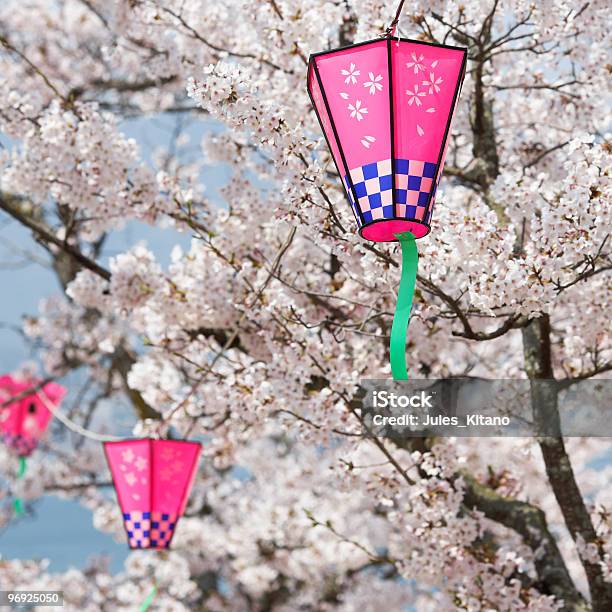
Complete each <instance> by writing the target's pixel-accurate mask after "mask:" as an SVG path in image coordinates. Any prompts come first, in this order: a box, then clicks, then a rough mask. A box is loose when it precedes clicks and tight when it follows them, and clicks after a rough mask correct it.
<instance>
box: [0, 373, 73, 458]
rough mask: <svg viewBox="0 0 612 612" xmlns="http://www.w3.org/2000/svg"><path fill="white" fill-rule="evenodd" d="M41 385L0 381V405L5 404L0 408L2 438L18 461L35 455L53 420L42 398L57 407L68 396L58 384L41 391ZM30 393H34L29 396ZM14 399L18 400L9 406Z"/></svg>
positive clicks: (11, 377)
mask: <svg viewBox="0 0 612 612" xmlns="http://www.w3.org/2000/svg"><path fill="white" fill-rule="evenodd" d="M40 383H41V381H38V380H21V379H17V378H15V377H13V376H1V377H0V405H3V404H6V405H4V406H3V407H0V435H1V436H2V440H3V441H4V443H5V444H6V445H7V446H8V447H9V448H10V449H11V451H12V452H13V453H14V454H16V455H17V456H19V457H27V456H29V455H30V454H32V452H33V451H34V449H35V448H36V447H37V446H38V443H39V441H40V439H41V438H42V436H43V435H44V433H45V431H46V429H47V426H48V425H49V421H50V420H51V416H52V414H51V412H50V411H49V409H48V408H47V406H46V405H45V402H44V401H43V398H41V397H40V395H41V394H43V393H44V395H45V400H46V402H47V403H48V402H50V403H51V404H53V405H55V406H57V405H59V403H60V402H61V400H62V398H63V397H64V395H65V393H66V390H65V389H64V388H63V387H62V386H61V385H58V384H56V383H53V382H50V383H47V384H46V385H44V386H42V387H40V388H38V387H39V385H40ZM35 389H36V390H35ZM29 390H32V393H28V391H29ZM13 397H14V398H18V399H16V400H15V401H14V402H10V400H11V398H13ZM9 402H10V403H9Z"/></svg>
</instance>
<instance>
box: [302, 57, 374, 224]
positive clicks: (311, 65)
mask: <svg viewBox="0 0 612 612" xmlns="http://www.w3.org/2000/svg"><path fill="white" fill-rule="evenodd" d="M310 70H313V72H314V75H315V78H316V79H317V84H318V85H319V91H320V92H321V98H322V99H323V104H324V105H325V110H326V111H327V116H328V118H329V125H330V126H331V129H332V132H333V134H334V138H335V140H336V147H337V149H338V152H339V153H340V159H341V161H342V163H343V164H344V167H345V168H346V182H347V183H348V188H347V187H346V185H345V183H344V180H343V178H344V175H343V173H342V172H340V169H339V168H338V164H337V163H336V160H335V158H334V154H333V152H332V148H331V146H330V141H329V139H328V138H327V134H326V133H325V127H324V125H323V122H322V121H321V116H320V115H319V111H318V110H317V106H316V104H315V103H314V100H313V98H312V94H311V93H310V91H308V95H309V96H310V100H311V102H312V105H313V107H314V109H315V113H316V115H317V119H318V121H319V125H320V126H321V131H322V132H323V136H325V140H326V141H327V147H328V149H329V153H330V155H331V158H332V159H333V160H334V165H335V166H336V170H337V171H338V175H339V177H340V182H341V183H342V186H343V188H344V192H345V193H346V195H347V196H348V195H349V193H348V190H349V189H350V191H351V193H352V194H353V202H354V205H351V200H350V197H348V198H347V199H348V203H349V206H350V208H351V210H353V216H354V217H355V220H356V221H357V224H358V225H359V227H362V226H363V225H365V218H364V216H363V212H362V210H361V209H360V208H359V204H358V198H357V192H356V191H355V186H354V185H353V178H352V177H351V173H350V170H349V166H348V163H347V161H346V157H345V155H344V149H343V148H342V144H341V142H340V137H339V136H338V131H337V130H336V122H335V121H334V117H333V115H332V112H331V108H330V107H329V102H328V101H327V94H326V93H325V89H324V87H323V81H322V80H321V75H320V74H319V67H318V66H317V62H316V61H315V59H314V58H312V59H309V60H308V72H307V77H306V89H308V77H309V76H310Z"/></svg>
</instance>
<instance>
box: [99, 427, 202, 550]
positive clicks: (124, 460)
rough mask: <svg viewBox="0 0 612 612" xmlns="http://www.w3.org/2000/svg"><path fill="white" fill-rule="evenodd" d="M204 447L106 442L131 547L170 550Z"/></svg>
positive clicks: (173, 442)
mask: <svg viewBox="0 0 612 612" xmlns="http://www.w3.org/2000/svg"><path fill="white" fill-rule="evenodd" d="M200 449H201V445H200V444H199V443H198V442H183V441H179V440H150V439H142V440H123V441H121V442H105V443H104V451H105V453H106V459H107V461H108V465H109V467H110V470H111V473H112V476H113V482H114V483H115V489H116V491H117V497H118V499H119V505H120V506H121V512H122V513H123V522H124V525H125V530H126V533H127V537H128V544H129V546H130V548H156V549H161V548H168V547H169V546H170V542H171V540H172V536H173V535H174V530H175V528H176V524H177V522H178V519H179V517H180V516H182V514H183V512H184V511H185V506H186V505H187V499H188V497H189V492H190V491H191V486H192V484H193V479H194V477H195V474H196V468H197V464H198V458H199V456H200Z"/></svg>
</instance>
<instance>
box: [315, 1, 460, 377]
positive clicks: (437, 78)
mask: <svg viewBox="0 0 612 612" xmlns="http://www.w3.org/2000/svg"><path fill="white" fill-rule="evenodd" d="M402 6H403V2H402V3H400V5H399V8H398V10H397V14H396V17H395V19H394V20H393V22H392V23H391V25H390V26H389V28H388V29H387V31H386V33H385V35H384V36H383V37H381V38H379V39H375V40H369V41H366V42H361V43H357V44H354V45H350V46H347V47H342V48H340V49H334V50H331V51H323V52H320V53H314V54H313V55H311V56H310V60H309V62H308V77H307V83H308V92H309V95H310V98H311V101H312V104H313V106H314V108H315V111H316V114H317V118H318V120H319V123H320V124H321V128H322V130H323V133H324V135H325V138H326V141H327V144H328V146H329V149H330V151H331V154H332V158H333V160H334V163H335V165H336V169H337V170H338V174H339V175H340V177H341V180H342V184H343V187H344V190H345V194H346V196H347V199H348V202H349V204H350V206H351V210H352V211H353V214H354V216H355V219H356V221H357V225H358V227H359V233H360V235H361V236H362V237H363V238H366V239H367V240H372V241H374V242H394V241H399V243H400V245H401V249H402V277H401V281H400V287H399V291H398V301H397V307H396V311H395V316H394V319H393V327H392V330H391V370H392V373H393V378H394V379H396V380H405V379H406V378H407V377H408V375H407V370H406V363H405V346H406V330H407V327H408V321H409V317H410V309H411V307H412V297H413V294H414V286H415V282H416V271H417V265H418V250H417V247H416V244H415V239H417V238H422V237H423V236H426V235H427V234H428V233H429V231H430V225H431V218H432V213H433V207H434V201H435V195H436V189H437V186H438V182H439V180H440V176H441V174H442V168H443V166H444V158H445V155H446V147H447V144H448V139H449V133H450V127H451V122H452V119H453V115H454V112H455V108H456V106H457V101H458V98H459V92H460V89H461V85H462V83H463V79H464V76H465V65H466V59H467V49H464V48H462V47H453V46H449V45H439V44H434V43H426V42H421V41H416V40H410V39H406V38H401V37H396V36H395V29H396V26H397V23H398V21H399V16H400V13H401V9H402Z"/></svg>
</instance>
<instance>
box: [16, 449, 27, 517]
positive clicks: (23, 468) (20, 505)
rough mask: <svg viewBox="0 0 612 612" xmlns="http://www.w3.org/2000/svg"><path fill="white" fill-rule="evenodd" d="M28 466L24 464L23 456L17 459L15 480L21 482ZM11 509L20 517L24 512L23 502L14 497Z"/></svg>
mask: <svg viewBox="0 0 612 612" xmlns="http://www.w3.org/2000/svg"><path fill="white" fill-rule="evenodd" d="M27 468H28V465H27V463H26V458H25V457H23V456H20V457H19V469H18V470H17V480H21V479H22V478H23V477H24V476H25V473H26V470H27ZM13 509H14V510H15V514H16V515H17V516H21V515H22V514H23V513H24V512H25V510H24V508H23V500H22V499H21V498H20V497H16V498H15V499H14V500H13Z"/></svg>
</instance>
